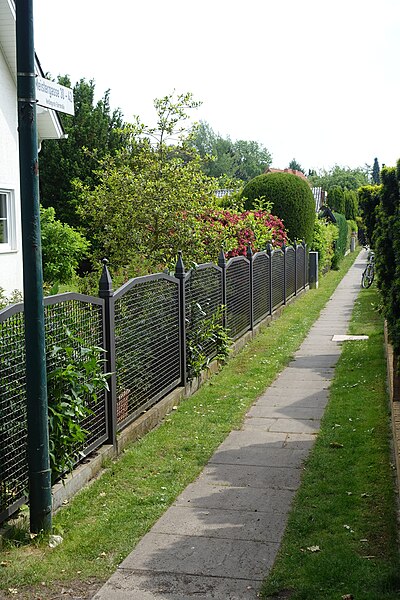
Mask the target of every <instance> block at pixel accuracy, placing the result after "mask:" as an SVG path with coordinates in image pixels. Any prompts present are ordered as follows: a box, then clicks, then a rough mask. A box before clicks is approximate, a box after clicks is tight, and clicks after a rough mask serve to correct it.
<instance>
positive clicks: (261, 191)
mask: <svg viewBox="0 0 400 600" xmlns="http://www.w3.org/2000/svg"><path fill="white" fill-rule="evenodd" d="M242 198H243V199H244V201H245V208H246V210H251V209H252V208H254V204H255V201H256V200H257V199H261V198H264V199H265V200H268V201H270V202H271V203H272V210H271V212H272V214H273V215H275V216H277V217H279V218H280V219H282V220H283V223H284V225H285V229H286V231H287V232H288V236H289V238H290V240H291V241H292V242H294V241H296V240H305V242H306V243H307V244H311V242H312V239H313V232H314V221H315V200H314V196H313V193H312V191H311V188H310V186H309V185H308V183H307V181H305V180H304V179H301V178H300V177H298V176H297V175H293V174H292V173H266V174H264V175H259V176H258V177H254V179H251V180H250V181H249V182H248V183H247V185H245V187H244V189H243V192H242Z"/></svg>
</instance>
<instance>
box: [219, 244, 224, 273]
mask: <svg viewBox="0 0 400 600" xmlns="http://www.w3.org/2000/svg"><path fill="white" fill-rule="evenodd" d="M218 266H219V267H221V268H223V267H224V266H226V258H225V252H224V248H223V246H221V249H220V251H219V254H218Z"/></svg>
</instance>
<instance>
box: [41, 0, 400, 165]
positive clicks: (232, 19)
mask: <svg viewBox="0 0 400 600" xmlns="http://www.w3.org/2000/svg"><path fill="white" fill-rule="evenodd" d="M34 14H35V46H36V51H37V53H38V55H39V59H40V61H41V64H42V67H43V69H44V70H45V71H48V72H50V73H51V74H52V75H53V76H56V75H58V74H69V75H70V77H71V80H72V82H73V83H75V82H76V81H77V80H79V79H80V78H85V79H94V80H95V83H96V90H97V92H98V95H99V96H102V95H103V93H104V91H105V90H106V89H108V88H109V89H110V90H111V96H110V101H111V106H112V108H117V107H119V108H121V110H122V112H123V114H124V118H125V120H126V121H129V120H131V119H132V117H133V116H134V115H139V116H140V117H141V119H142V120H143V121H144V122H146V123H147V124H152V123H153V122H154V109H153V99H154V98H159V97H162V96H165V95H166V94H168V93H170V92H172V91H173V90H174V89H175V90H176V91H177V92H186V91H190V92H192V93H193V94H194V96H195V98H196V99H197V100H201V101H202V102H203V104H202V106H201V108H200V109H198V110H197V111H196V112H195V114H194V119H195V120H200V119H202V120H205V121H207V122H208V123H209V124H210V125H211V127H212V128H213V129H214V131H215V132H219V133H220V134H221V135H223V136H228V135H229V136H230V137H231V138H232V139H233V140H236V139H245V140H257V141H258V142H260V143H261V144H263V145H264V146H266V147H267V148H268V150H269V151H270V152H271V153H272V155H273V166H274V167H277V168H284V167H287V166H288V164H289V161H290V160H291V159H292V158H295V159H296V160H297V161H298V162H299V163H300V164H301V165H302V166H303V168H304V169H305V170H308V169H309V168H313V169H319V168H323V167H324V168H330V167H332V166H333V165H334V164H340V165H343V166H350V167H357V166H363V165H364V164H365V163H368V164H372V163H373V160H374V157H375V156H376V157H377V158H378V160H379V163H380V165H382V163H385V164H386V165H394V164H395V162H396V161H397V159H398V158H400V119H399V106H400V103H399V100H400V78H399V59H400V52H399V49H400V2H399V0H379V2H378V1H377V0H373V1H372V0H335V1H332V0H330V1H328V0H325V1H323V0H302V1H300V2H299V1H298V0H274V1H273V2H271V1H268V0H246V1H243V0H241V1H240V2H239V1H237V0H202V1H201V2H198V1H195V0H192V1H190V0H168V1H167V0H145V1H140V0H136V1H131V0H107V1H106V0H79V1H78V0H68V1H67V0H34Z"/></svg>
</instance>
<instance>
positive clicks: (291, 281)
mask: <svg viewBox="0 0 400 600" xmlns="http://www.w3.org/2000/svg"><path fill="white" fill-rule="evenodd" d="M295 293H296V252H295V249H294V248H293V246H288V247H287V248H286V300H289V298H292V296H294V295H295Z"/></svg>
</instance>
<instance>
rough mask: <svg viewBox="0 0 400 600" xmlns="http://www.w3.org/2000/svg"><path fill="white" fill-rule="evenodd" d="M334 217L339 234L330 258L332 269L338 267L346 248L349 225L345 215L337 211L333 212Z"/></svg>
mask: <svg viewBox="0 0 400 600" xmlns="http://www.w3.org/2000/svg"><path fill="white" fill-rule="evenodd" d="M333 214H334V216H335V219H336V224H337V227H338V229H339V235H338V238H337V240H336V244H335V252H334V255H333V260H332V267H333V268H334V269H336V268H338V266H339V264H340V261H341V260H342V258H343V257H344V255H345V254H346V250H347V249H348V246H347V244H348V231H349V226H348V223H347V221H346V217H345V216H344V215H341V214H339V213H333Z"/></svg>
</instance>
